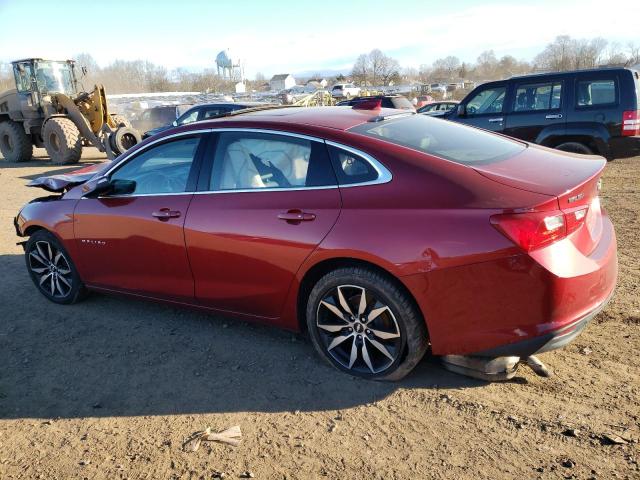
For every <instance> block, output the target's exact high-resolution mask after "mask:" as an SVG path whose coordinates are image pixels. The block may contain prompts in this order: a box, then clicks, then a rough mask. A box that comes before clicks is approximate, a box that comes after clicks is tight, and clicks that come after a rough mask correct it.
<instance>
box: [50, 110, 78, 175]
mask: <svg viewBox="0 0 640 480" xmlns="http://www.w3.org/2000/svg"><path fill="white" fill-rule="evenodd" d="M42 138H43V139H44V146H45V148H46V149H47V153H48V154H49V158H50V159H51V163H54V164H56V165H63V164H68V163H77V162H78V161H79V160H80V157H81V156H82V137H81V136H80V130H78V127H76V124H75V123H73V121H72V120H71V119H69V118H65V117H54V118H51V119H49V120H47V123H45V124H44V129H43V130H42Z"/></svg>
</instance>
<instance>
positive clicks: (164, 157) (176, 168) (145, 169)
mask: <svg viewBox="0 0 640 480" xmlns="http://www.w3.org/2000/svg"><path fill="white" fill-rule="evenodd" d="M199 141H200V139H199V137H197V136H196V137H189V138H182V139H179V140H173V141H170V142H166V143H163V144H160V145H157V146H155V147H151V148H149V149H147V150H145V151H144V152H142V153H141V154H139V155H136V156H135V157H134V158H132V159H131V160H129V161H126V162H125V163H124V164H123V165H122V166H121V167H119V168H118V169H117V170H116V171H115V172H114V173H113V174H111V176H110V178H111V180H133V181H134V182H136V188H135V190H134V191H133V194H134V195H142V194H146V195H148V194H166V193H181V192H184V191H185V190H186V188H187V179H188V178H189V171H190V170H191V164H192V163H193V159H194V158H195V155H196V150H197V148H198V143H199Z"/></svg>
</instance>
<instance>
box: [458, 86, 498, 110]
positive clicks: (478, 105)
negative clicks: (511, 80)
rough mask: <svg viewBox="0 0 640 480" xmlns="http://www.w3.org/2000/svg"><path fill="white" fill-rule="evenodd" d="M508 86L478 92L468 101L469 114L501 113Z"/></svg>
mask: <svg viewBox="0 0 640 480" xmlns="http://www.w3.org/2000/svg"><path fill="white" fill-rule="evenodd" d="M506 91H507V88H506V87H493V88H487V89H485V90H482V91H481V92H478V93H477V94H476V95H475V96H474V97H473V98H472V99H471V100H469V101H468V102H467V105H466V110H467V115H482V114H483V113H500V112H502V105H503V103H504V95H505V92H506Z"/></svg>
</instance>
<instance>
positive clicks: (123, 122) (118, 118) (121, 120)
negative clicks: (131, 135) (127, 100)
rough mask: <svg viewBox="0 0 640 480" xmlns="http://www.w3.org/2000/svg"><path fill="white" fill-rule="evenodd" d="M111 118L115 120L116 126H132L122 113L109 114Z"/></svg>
mask: <svg viewBox="0 0 640 480" xmlns="http://www.w3.org/2000/svg"><path fill="white" fill-rule="evenodd" d="M111 118H112V119H113V121H114V122H115V124H116V128H118V127H127V128H133V125H131V122H130V121H129V119H128V118H127V117H125V116H124V115H117V114H116V115H111Z"/></svg>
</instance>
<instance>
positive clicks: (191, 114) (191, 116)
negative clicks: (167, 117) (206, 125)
mask: <svg viewBox="0 0 640 480" xmlns="http://www.w3.org/2000/svg"><path fill="white" fill-rule="evenodd" d="M199 112H200V111H199V110H198V109H197V108H194V109H193V110H190V111H188V112H185V114H184V115H182V116H181V117H180V118H179V119H178V121H177V122H176V123H177V124H178V125H186V124H187V123H193V122H195V121H196V120H197V119H198V113H199Z"/></svg>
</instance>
